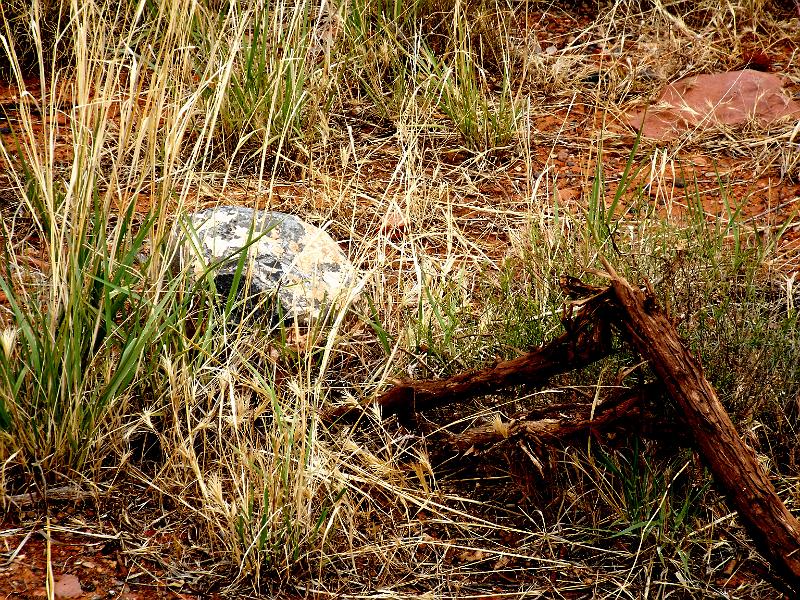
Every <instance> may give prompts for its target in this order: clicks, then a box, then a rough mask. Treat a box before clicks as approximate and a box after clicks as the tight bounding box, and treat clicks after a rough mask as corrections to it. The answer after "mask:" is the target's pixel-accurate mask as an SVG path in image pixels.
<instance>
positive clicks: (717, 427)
mask: <svg viewBox="0 0 800 600" xmlns="http://www.w3.org/2000/svg"><path fill="white" fill-rule="evenodd" d="M604 266H605V267H606V269H607V270H608V272H609V274H610V275H611V287H612V289H613V291H614V295H615V299H616V304H617V306H618V309H619V311H620V314H619V318H618V319H617V322H618V323H619V324H620V327H621V329H622V332H623V334H624V335H625V337H626V338H627V339H628V341H629V342H630V343H631V345H632V346H633V347H634V348H636V350H637V351H638V352H639V353H640V354H641V355H642V357H643V358H646V359H647V360H648V361H649V362H650V365H651V367H652V368H653V370H654V371H655V373H656V374H657V375H658V378H659V379H660V380H661V382H662V383H663V385H664V387H665V388H666V390H667V393H668V394H669V396H670V398H671V399H672V400H673V402H674V403H675V404H676V405H677V407H678V408H679V409H680V411H681V413H682V415H683V419H684V421H685V423H686V425H687V426H688V428H689V429H690V430H691V433H692V435H693V438H694V440H695V442H696V444H697V447H698V449H699V451H700V454H701V455H702V457H703V459H704V460H705V462H706V463H707V464H708V466H709V468H710V469H711V472H712V473H713V474H714V478H715V479H716V480H717V482H718V483H719V484H721V485H722V487H723V488H724V489H725V490H726V491H727V493H728V496H729V498H730V500H731V502H732V503H733V505H734V506H735V507H736V510H737V511H738V513H739V515H740V516H741V518H742V520H743V521H744V523H745V525H746V526H747V527H748V529H749V530H750V532H751V534H752V535H753V538H754V539H755V540H756V542H757V543H759V544H760V545H761V547H762V548H763V549H764V550H765V554H766V555H767V556H768V557H770V558H771V562H772V564H773V565H775V566H776V567H778V568H779V570H780V571H781V573H782V574H783V576H784V579H785V580H786V581H787V583H789V585H790V586H791V587H792V588H793V589H794V590H795V592H800V522H798V520H797V519H796V518H795V517H794V516H793V515H792V514H791V513H790V512H789V511H788V510H787V508H786V506H785V505H784V504H783V502H782V501H781V499H780V498H779V497H778V495H777V493H776V492H775V488H774V487H773V485H772V483H771V482H770V480H769V477H768V476H767V474H766V473H765V472H764V469H763V468H762V467H761V464H760V463H759V462H758V458H757V457H756V454H755V452H754V451H753V450H752V449H751V448H750V447H748V446H747V445H745V444H744V442H742V439H741V438H740V437H739V435H738V434H737V432H736V429H735V428H734V426H733V423H732V422H731V420H730V417H728V414H727V413H726V412H725V409H724V408H723V406H722V404H721V403H720V401H719V399H718V398H717V394H716V393H715V391H714V389H713V388H712V387H711V384H710V383H709V382H708V380H707V379H706V378H705V376H704V375H703V370H702V367H701V366H700V363H699V362H698V361H697V359H696V358H695V357H694V355H693V354H692V353H691V352H690V351H689V350H688V349H687V348H686V346H685V345H684V344H683V343H682V341H681V339H680V337H679V336H678V333H677V331H676V330H675V327H674V325H673V324H672V323H671V322H670V320H669V319H668V318H667V316H666V315H665V314H664V312H663V311H662V310H661V309H660V308H659V307H658V304H657V302H656V299H655V296H654V294H653V293H652V292H648V293H645V292H642V291H641V290H637V289H634V288H633V287H632V286H631V285H630V284H629V283H628V282H627V281H625V280H624V279H623V278H622V277H620V276H619V275H617V274H616V273H615V272H614V269H613V268H612V267H611V265H609V264H608V263H604Z"/></svg>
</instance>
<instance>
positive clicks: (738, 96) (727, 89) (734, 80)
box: [628, 69, 800, 140]
mask: <svg viewBox="0 0 800 600" xmlns="http://www.w3.org/2000/svg"><path fill="white" fill-rule="evenodd" d="M787 116H792V117H794V118H795V119H800V103H798V102H796V101H795V100H793V99H792V98H790V97H789V96H787V95H786V93H785V92H784V91H783V79H782V78H781V77H779V76H778V75H774V74H772V73H762V72H759V71H753V70H750V69H746V70H744V71H730V72H728V73H711V74H706V75H696V76H694V77H686V78H685V79H681V80H679V81H676V82H674V83H671V84H669V85H668V86H667V87H666V88H664V91H663V92H661V95H660V96H659V98H658V101H657V102H656V103H655V104H654V105H652V106H650V107H649V108H648V110H647V114H646V115H645V112H644V111H642V112H639V113H636V114H634V115H631V116H630V118H629V119H628V123H629V124H630V125H631V126H632V127H633V128H635V129H636V130H638V129H639V128H641V129H642V135H643V136H645V137H649V138H656V139H661V140H669V139H673V138H675V137H677V136H678V135H680V134H681V133H683V132H685V131H689V130H692V129H705V128H708V127H715V126H719V125H737V124H741V123H745V122H747V121H748V120H750V119H753V118H755V119H758V120H761V121H763V122H771V121H775V120H778V119H780V118H783V117H787ZM642 121H644V125H642Z"/></svg>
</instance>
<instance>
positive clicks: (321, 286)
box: [173, 206, 356, 323]
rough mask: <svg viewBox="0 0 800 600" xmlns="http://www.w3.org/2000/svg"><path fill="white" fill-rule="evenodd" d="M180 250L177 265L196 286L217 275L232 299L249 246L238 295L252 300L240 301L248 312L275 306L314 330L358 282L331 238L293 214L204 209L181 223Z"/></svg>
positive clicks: (222, 292) (222, 289) (237, 208)
mask: <svg viewBox="0 0 800 600" xmlns="http://www.w3.org/2000/svg"><path fill="white" fill-rule="evenodd" d="M173 243H174V244H176V245H177V252H176V254H175V259H176V261H177V264H176V265H174V266H176V267H177V268H179V269H189V270H190V271H191V273H192V274H193V276H194V278H195V279H199V278H200V277H202V276H203V275H204V274H205V273H210V274H211V275H212V276H213V278H214V283H215V286H216V289H217V292H218V293H219V294H220V295H222V296H223V297H225V298H227V296H228V294H229V292H230V290H231V287H232V286H233V280H234V276H235V273H236V271H237V268H238V265H239V261H240V258H241V254H242V252H241V251H242V249H243V248H245V247H246V246H247V258H246V261H245V263H244V268H243V271H242V275H243V276H242V279H241V280H240V283H239V289H240V290H244V289H249V294H248V295H247V297H246V298H245V297H244V295H243V293H239V294H238V299H240V300H242V299H243V300H246V304H245V308H246V309H247V312H249V310H250V309H252V308H253V307H254V306H255V304H256V303H258V302H261V301H263V300H265V299H274V300H276V301H277V305H279V306H280V313H281V314H282V315H283V316H284V318H286V319H292V318H296V319H297V320H298V321H299V322H301V323H307V322H308V321H309V320H312V319H317V318H319V317H320V316H324V315H325V314H326V312H327V310H328V309H329V308H330V307H332V306H334V305H335V304H336V302H337V301H340V300H342V299H343V298H344V297H345V296H346V295H347V292H348V290H349V289H350V288H351V287H352V286H353V285H354V284H355V281H356V269H355V267H354V266H353V264H352V263H351V262H350V261H349V260H348V259H347V256H345V254H344V252H342V249H341V248H340V247H339V245H338V244H337V243H336V242H335V241H334V240H333V239H332V238H331V236H330V235H328V234H327V233H326V232H324V231H323V230H321V229H319V228H318V227H314V226H313V225H310V224H308V223H306V222H304V221H303V220H301V219H299V218H298V217H296V216H294V215H290V214H286V213H281V212H275V211H265V210H254V209H251V208H247V207H243V206H218V207H216V208H210V209H206V210H201V211H199V212H195V213H190V214H188V215H186V217H185V218H184V219H181V220H179V222H178V223H177V224H176V228H175V230H174V233H173ZM248 244H249V245H248ZM209 267H210V269H209ZM248 286H249V287H248ZM277 305H275V304H273V308H272V311H273V314H274V316H275V317H277V311H278V308H277Z"/></svg>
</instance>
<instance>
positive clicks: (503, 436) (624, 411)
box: [446, 385, 660, 452]
mask: <svg viewBox="0 0 800 600" xmlns="http://www.w3.org/2000/svg"><path fill="white" fill-rule="evenodd" d="M658 389H660V386H653V385H650V386H644V387H642V388H637V389H635V390H626V392H625V393H624V394H622V395H620V397H619V398H617V399H616V400H615V401H610V402H606V403H604V404H602V405H601V406H600V407H598V408H597V411H596V413H595V414H594V415H592V414H591V412H592V411H591V406H585V405H584V406H578V407H574V406H573V407H572V409H573V414H570V415H565V416H555V415H557V414H558V412H559V411H558V410H556V409H555V407H549V408H550V411H548V414H547V416H543V417H542V418H538V419H512V420H510V421H508V422H505V423H502V424H501V423H497V424H490V425H481V426H479V427H472V428H470V429H467V430H466V431H464V432H462V433H458V434H453V435H450V436H449V437H448V439H447V441H446V443H447V445H449V446H450V447H451V448H453V449H454V450H456V451H457V452H466V451H467V450H470V449H471V448H483V447H487V446H491V445H493V444H499V443H502V442H504V441H506V440H511V439H514V438H527V439H532V440H533V441H535V442H536V443H537V444H548V445H550V444H558V443H564V442H566V441H568V440H571V439H574V438H575V437H576V436H578V435H582V434H583V435H585V434H587V433H591V432H592V431H600V430H604V429H608V428H609V427H611V426H613V425H614V424H616V423H618V422H619V421H621V420H623V419H636V418H637V417H640V416H641V405H642V401H643V400H644V399H645V398H646V397H648V396H650V395H652V394H653V393H657V391H658ZM575 409H577V410H575Z"/></svg>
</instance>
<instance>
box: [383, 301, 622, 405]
mask: <svg viewBox="0 0 800 600" xmlns="http://www.w3.org/2000/svg"><path fill="white" fill-rule="evenodd" d="M598 305H599V301H598ZM595 308H596V306H594V305H593V306H591V307H589V310H586V311H584V312H583V313H582V314H581V315H580V316H579V317H578V318H577V319H576V320H575V321H572V322H571V323H570V326H568V327H567V331H566V332H565V333H563V334H562V335H560V336H559V337H557V338H556V339H555V340H553V341H552V342H550V343H548V344H546V345H544V346H542V347H541V348H539V349H537V350H533V351H531V352H527V353H525V354H523V355H522V356H519V357H517V358H515V359H513V360H507V361H502V362H499V363H497V364H496V365H494V366H492V367H487V368H484V369H477V370H473V371H467V372H465V373H460V374H458V375H455V376H453V377H450V378H448V379H441V380H424V381H404V382H401V383H400V384H398V385H395V386H394V387H393V388H392V389H390V390H389V391H387V392H386V393H384V394H383V395H381V396H379V397H378V399H377V400H376V402H377V404H378V405H379V406H380V407H381V410H382V413H383V414H384V415H392V414H396V415H398V416H399V417H401V418H403V417H408V416H409V415H411V414H413V413H415V412H417V411H423V410H426V409H429V408H433V407H436V406H442V405H444V404H447V403H449V402H453V401H464V400H467V399H469V398H474V397H476V396H481V395H485V394H489V393H492V392H497V390H500V389H502V388H506V387H509V386H512V385H520V384H526V385H541V384H542V383H544V382H546V381H547V380H548V379H550V378H551V377H553V376H554V375H558V374H560V373H566V372H568V371H572V370H574V369H579V368H581V367H585V366H586V365H589V364H591V363H593V362H595V361H597V360H600V359H601V358H603V357H604V356H607V355H608V354H610V352H611V336H610V332H609V327H608V325H607V323H606V322H605V321H604V320H602V319H596V320H594V319H593V318H592V319H590V317H589V313H592V314H593V313H594V309H595ZM593 321H594V322H593Z"/></svg>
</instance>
